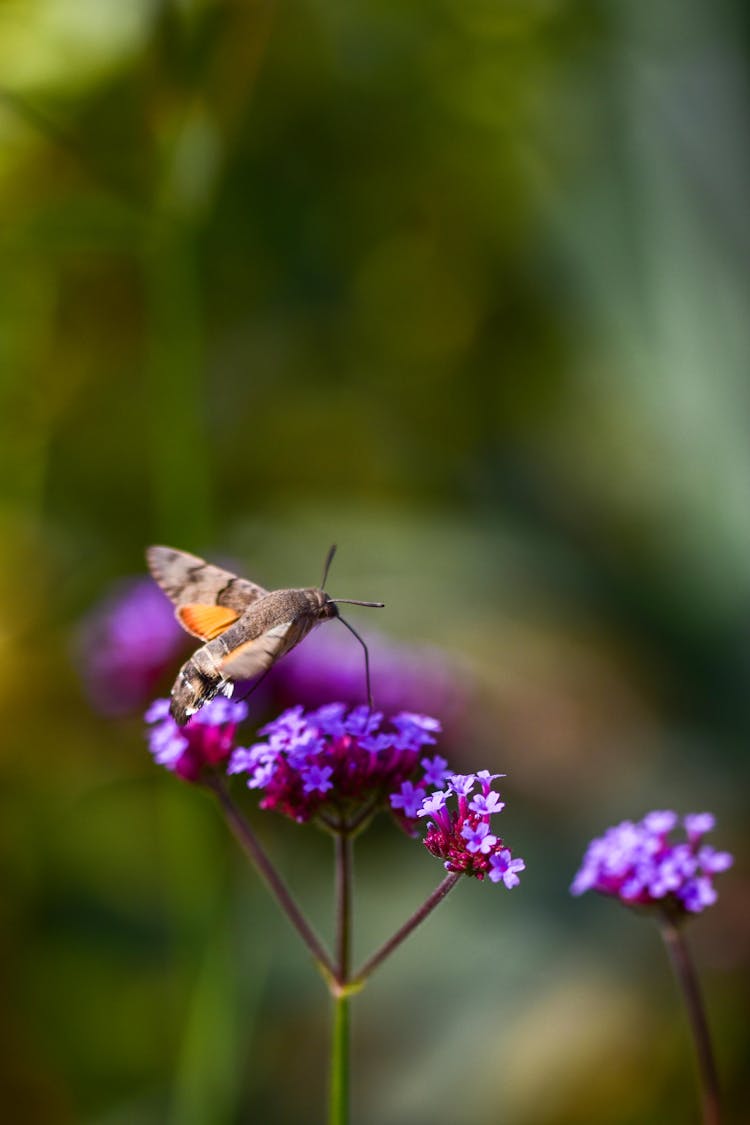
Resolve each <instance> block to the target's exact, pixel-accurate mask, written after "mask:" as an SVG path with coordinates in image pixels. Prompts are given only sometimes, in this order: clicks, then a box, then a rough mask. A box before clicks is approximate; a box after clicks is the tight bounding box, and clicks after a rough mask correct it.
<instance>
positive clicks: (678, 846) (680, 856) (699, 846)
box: [570, 810, 733, 914]
mask: <svg viewBox="0 0 750 1125" xmlns="http://www.w3.org/2000/svg"><path fill="white" fill-rule="evenodd" d="M678 823H679V817H678V816H677V813H675V812H672V811H669V810H667V811H656V812H650V813H648V814H647V815H646V816H644V818H643V819H642V820H640V821H637V822H633V821H631V820H624V821H623V822H622V823H621V824H618V825H616V826H615V827H614V828H609V829H608V830H607V831H606V832H605V834H604V835H603V836H601V837H599V838H597V839H595V840H592V841H591V843H590V844H589V846H588V849H587V851H586V854H585V856H584V859H583V863H582V865H581V868H580V870H579V871H578V873H577V875H576V877H575V879H574V880H573V883H572V885H571V888H570V890H571V893H572V894H574V895H580V894H583V893H584V891H589V890H594V891H598V892H599V893H600V894H604V895H612V896H614V897H615V898H619V900H620V902H622V903H624V904H625V905H626V906H640V907H649V906H654V905H659V906H660V907H662V908H667V909H668V910H670V912H673V913H678V914H680V913H683V914H684V913H686V912H688V913H691V914H698V913H700V912H701V911H702V910H705V908H706V907H707V906H711V905H712V903H714V902H715V901H716V899H717V893H716V890H715V889H714V885H713V877H714V875H717V874H718V873H719V872H720V871H726V870H727V868H728V867H731V865H732V863H733V857H732V856H731V855H730V854H729V852H719V851H716V850H715V849H714V848H712V847H711V846H710V845H709V844H704V843H703V837H704V836H705V834H706V833H707V832H710V831H711V830H712V829H713V827H714V824H715V819H714V817H713V816H712V814H711V813H691V814H690V815H688V816H685V817H683V818H682V827H683V828H684V830H685V839H683V840H672V839H671V838H670V835H671V833H672V832H673V830H674V829H675V828H676V827H677V825H678Z"/></svg>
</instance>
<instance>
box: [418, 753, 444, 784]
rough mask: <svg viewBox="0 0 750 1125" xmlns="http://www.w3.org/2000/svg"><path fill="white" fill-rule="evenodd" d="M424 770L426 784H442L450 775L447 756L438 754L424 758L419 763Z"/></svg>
mask: <svg viewBox="0 0 750 1125" xmlns="http://www.w3.org/2000/svg"><path fill="white" fill-rule="evenodd" d="M419 764H420V765H421V767H422V769H423V770H424V779H425V784H427V785H438V786H439V785H442V784H443V782H444V781H445V779H446V777H447V776H448V770H447V765H448V761H447V759H446V758H441V756H440V755H439V754H436V755H435V757H434V758H422V761H421V762H420V763H419Z"/></svg>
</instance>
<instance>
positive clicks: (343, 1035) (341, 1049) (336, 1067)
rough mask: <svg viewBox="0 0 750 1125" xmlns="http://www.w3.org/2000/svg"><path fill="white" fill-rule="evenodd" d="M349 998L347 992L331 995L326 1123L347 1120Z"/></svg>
mask: <svg viewBox="0 0 750 1125" xmlns="http://www.w3.org/2000/svg"><path fill="white" fill-rule="evenodd" d="M349 1000H350V998H349V996H348V994H347V993H338V994H336V995H334V997H333V1004H334V1008H333V1039H332V1042H331V1100H330V1104H329V1109H328V1125H348V1121H349Z"/></svg>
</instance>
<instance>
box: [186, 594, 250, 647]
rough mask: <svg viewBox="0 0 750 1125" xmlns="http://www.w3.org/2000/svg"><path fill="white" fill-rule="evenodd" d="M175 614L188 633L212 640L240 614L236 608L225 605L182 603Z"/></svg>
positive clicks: (204, 639) (203, 639) (205, 639)
mask: <svg viewBox="0 0 750 1125" xmlns="http://www.w3.org/2000/svg"><path fill="white" fill-rule="evenodd" d="M175 616H176V618H177V620H178V621H179V623H180V625H182V627H183V629H187V631H188V633H192V634H193V636H194V637H200V638H201V640H202V641H212V640H213V639H214V637H218V636H219V634H220V633H223V632H224V630H225V629H228V628H229V626H230V625H232V624H234V622H235V621H236V620H237V618H238V617H239V616H240V614H239V613H238V612H237V610H236V609H227V607H226V606H225V605H200V604H197V603H196V604H193V605H181V606H179V608H178V609H177V610H176V613H175Z"/></svg>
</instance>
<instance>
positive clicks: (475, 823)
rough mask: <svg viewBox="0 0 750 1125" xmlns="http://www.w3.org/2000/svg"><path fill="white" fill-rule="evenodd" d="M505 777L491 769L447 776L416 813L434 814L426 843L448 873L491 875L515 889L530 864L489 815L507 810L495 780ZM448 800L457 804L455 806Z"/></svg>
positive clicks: (493, 878)
mask: <svg viewBox="0 0 750 1125" xmlns="http://www.w3.org/2000/svg"><path fill="white" fill-rule="evenodd" d="M503 776H504V774H499V773H490V772H489V770H480V771H479V773H469V774H459V773H452V774H445V775H444V781H443V783H444V784H445V788H443V789H437V790H436V791H435V792H433V793H432V794H430V795H429V796H426V797H423V799H422V800H421V801H420V804H419V807H418V808H417V812H416V815H417V816H420V817H423V816H429V817H431V818H432V819H431V821H430V824H429V827H428V830H427V835H426V836H425V840H424V843H425V847H426V848H427V849H428V850H429V851H430V852H432V854H433V855H435V856H439V857H440V858H441V859H443V861H444V864H443V865H444V867H445V868H446V870H447V871H455V872H460V873H461V874H462V875H473V876H474V878H475V879H484V878H485V877H489V879H490V880H491V882H493V883H499V882H500V881H501V880H502V882H503V883H504V884H505V886H506V887H507V888H508V889H509V890H510V889H511V888H512V887H515V886H517V885H518V883H519V882H520V880H519V878H518V872H519V871H523V870H524V869H525V867H526V864H525V863H524V861H523V860H522V859H514V858H513V856H512V854H511V851H510V849H509V848H507V847H506V846H505V844H504V843H503V840H502V838H501V837H500V836H498V835H496V834H495V833H494V832H492V831H490V818H491V817H492V816H494V815H495V814H497V813H499V812H502V810H503V809H504V808H505V804H504V802H503V801H501V800H500V794H499V793H496V792H495V791H494V790H493V789H492V782H493V781H494V780H495V779H496V778H498V777H503ZM477 787H478V788H477ZM472 794H473V796H472ZM393 800H394V798H393V797H392V798H391V801H393ZM449 801H452V802H454V803H455V807H454V808H451V807H450V806H449V804H448V802H449Z"/></svg>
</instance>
